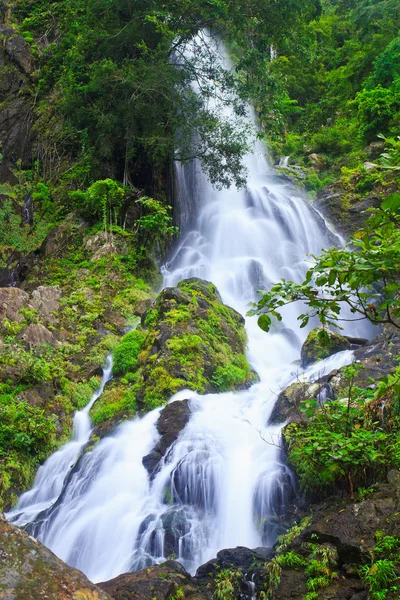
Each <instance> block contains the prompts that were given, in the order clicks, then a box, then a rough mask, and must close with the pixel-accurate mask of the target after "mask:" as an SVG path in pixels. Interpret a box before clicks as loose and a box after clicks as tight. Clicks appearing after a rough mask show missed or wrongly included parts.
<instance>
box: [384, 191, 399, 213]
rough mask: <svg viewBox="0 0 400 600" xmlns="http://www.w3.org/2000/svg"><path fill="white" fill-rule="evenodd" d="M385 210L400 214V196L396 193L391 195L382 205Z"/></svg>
mask: <svg viewBox="0 0 400 600" xmlns="http://www.w3.org/2000/svg"><path fill="white" fill-rule="evenodd" d="M381 208H383V210H389V211H390V212H400V194H399V193H398V192H395V193H394V194H390V196H388V197H387V198H386V199H385V200H384V201H383V202H382V204H381Z"/></svg>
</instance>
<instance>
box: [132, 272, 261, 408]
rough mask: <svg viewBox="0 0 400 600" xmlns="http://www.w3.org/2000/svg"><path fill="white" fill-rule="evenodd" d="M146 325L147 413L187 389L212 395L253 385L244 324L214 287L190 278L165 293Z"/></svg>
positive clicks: (141, 378) (141, 392)
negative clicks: (176, 393) (247, 358)
mask: <svg viewBox="0 0 400 600" xmlns="http://www.w3.org/2000/svg"><path fill="white" fill-rule="evenodd" d="M144 323H145V325H146V327H147V328H148V335H147V337H146V339H145V341H144V344H143V348H142V351H141V352H140V354H139V356H138V380H137V384H136V390H137V396H138V402H139V404H140V405H141V404H143V406H144V407H145V408H146V409H149V408H154V407H155V406H159V405H162V404H164V403H165V402H166V401H167V400H168V399H169V398H170V397H171V395H172V394H174V393H175V392H177V391H178V390H180V389H183V388H189V389H192V390H195V391H197V392H199V393H206V392H213V391H224V390H232V389H237V388H238V387H241V386H242V385H246V384H248V383H250V382H252V381H253V379H254V374H253V373H252V372H251V369H250V365H249V364H248V362H247V360H246V357H245V355H244V352H245V349H246V344H247V338H246V332H245V330H244V320H243V318H242V316H241V315H240V314H239V313H237V312H236V311H234V310H233V309H231V308H229V307H228V306H225V305H223V304H222V302H221V299H220V296H219V294H218V291H217V289H216V287H215V286H214V285H213V284H211V283H209V282H207V281H202V280H199V279H190V280H184V281H182V282H180V283H179V284H178V286H177V287H176V288H172V289H166V290H163V292H161V294H160V295H159V297H158V299H157V302H156V308H151V309H149V310H148V311H147V313H146V316H145V320H144Z"/></svg>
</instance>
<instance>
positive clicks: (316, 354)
mask: <svg viewBox="0 0 400 600" xmlns="http://www.w3.org/2000/svg"><path fill="white" fill-rule="evenodd" d="M349 349H350V342H349V340H348V339H347V338H345V337H343V336H342V335H340V334H339V333H336V332H334V331H331V330H330V329H326V327H317V328H316V329H313V330H312V331H310V333H309V334H308V336H307V339H306V341H305V342H304V344H303V346H302V348H301V364H302V366H303V367H307V366H308V365H310V364H311V363H314V362H317V361H318V360H323V359H324V358H327V357H328V356H331V355H332V354H336V352H341V351H342V350H349Z"/></svg>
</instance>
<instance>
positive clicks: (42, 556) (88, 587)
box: [0, 515, 112, 600]
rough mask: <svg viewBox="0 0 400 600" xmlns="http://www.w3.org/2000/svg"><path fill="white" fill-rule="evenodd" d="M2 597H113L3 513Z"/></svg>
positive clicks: (0, 548)
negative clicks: (9, 520) (7, 518)
mask: <svg viewBox="0 0 400 600" xmlns="http://www.w3.org/2000/svg"><path fill="white" fill-rule="evenodd" d="M0 598H1V599H2V600H44V598H48V599H49V600H50V599H51V600H112V597H111V596H109V594H108V593H107V592H106V591H104V590H102V589H101V588H99V587H97V586H96V585H94V584H93V583H91V582H90V581H89V580H88V579H87V577H86V576H85V575H84V574H83V573H81V572H80V571H78V570H77V569H72V568H71V567H69V566H68V565H66V564H65V563H64V562H63V561H62V560H60V559H59V558H57V557H56V556H55V555H54V554H53V553H52V552H51V551H50V550H49V549H48V548H45V546H42V544H41V543H40V542H38V541H37V540H35V539H34V538H32V537H31V536H29V535H28V534H27V533H26V532H25V531H23V530H22V529H20V528H19V527H16V526H15V525H11V523H8V522H7V521H6V520H5V519H4V518H3V517H2V516H1V515H0Z"/></svg>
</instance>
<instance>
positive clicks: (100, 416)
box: [90, 384, 137, 425]
mask: <svg viewBox="0 0 400 600" xmlns="http://www.w3.org/2000/svg"><path fill="white" fill-rule="evenodd" d="M136 410H137V404H136V395H135V391H134V390H133V389H132V388H127V387H126V386H124V385H120V384H119V385H118V384H117V385H115V386H114V387H112V388H110V389H108V390H105V391H104V392H103V394H102V395H101V397H100V398H99V399H98V400H97V402H95V404H94V406H93V407H92V409H91V411H90V416H91V419H92V421H93V424H94V425H99V424H100V423H103V422H104V421H107V420H109V419H113V418H115V417H116V416H117V415H118V414H120V413H122V412H125V411H131V412H132V414H133V413H134V412H135V411H136Z"/></svg>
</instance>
